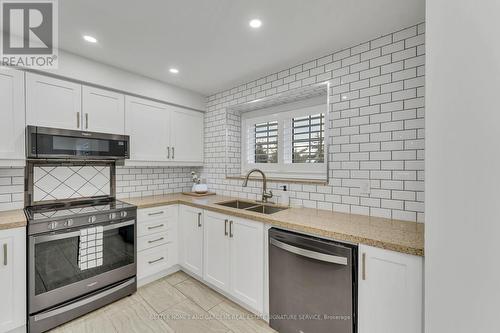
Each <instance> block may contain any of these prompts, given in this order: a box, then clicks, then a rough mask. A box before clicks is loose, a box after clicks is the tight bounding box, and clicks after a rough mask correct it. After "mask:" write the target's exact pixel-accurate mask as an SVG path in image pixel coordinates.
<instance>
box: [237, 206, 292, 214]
mask: <svg viewBox="0 0 500 333" xmlns="http://www.w3.org/2000/svg"><path fill="white" fill-rule="evenodd" d="M285 209H287V208H286V207H277V206H267V205H266V206H264V205H261V206H255V207H250V208H247V209H246V210H249V211H252V212H257V213H262V214H274V213H277V212H281V211H282V210H285Z"/></svg>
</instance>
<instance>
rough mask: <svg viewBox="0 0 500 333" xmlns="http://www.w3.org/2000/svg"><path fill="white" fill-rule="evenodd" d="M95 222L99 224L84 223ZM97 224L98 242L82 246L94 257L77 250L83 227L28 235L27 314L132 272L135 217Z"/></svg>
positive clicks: (133, 264)
mask: <svg viewBox="0 0 500 333" xmlns="http://www.w3.org/2000/svg"><path fill="white" fill-rule="evenodd" d="M96 226H99V225H91V226H88V227H96ZM100 226H103V231H102V235H99V236H98V237H96V238H97V239H101V238H102V242H101V241H97V242H95V243H94V242H92V244H91V245H92V248H91V250H86V251H88V252H89V253H88V254H91V253H94V254H96V255H95V257H88V256H85V257H84V256H83V255H82V254H86V253H84V252H82V251H80V247H82V244H83V243H81V234H82V230H84V229H86V228H82V229H71V230H68V231H61V232H53V233H48V234H41V235H33V236H29V245H28V246H29V256H28V292H29V313H30V314H34V313H37V312H39V311H41V310H44V309H47V308H50V307H52V306H55V305H58V304H61V303H63V302H66V301H69V300H72V299H74V298H76V297H79V296H82V295H85V294H87V293H90V292H93V291H95V290H98V289H100V288H103V287H106V286H109V285H111V284H113V283H116V282H119V281H122V280H125V279H127V278H130V277H133V276H135V275H136V271H137V268H136V267H137V265H136V232H137V231H136V224H135V220H128V221H120V222H116V223H112V224H111V223H108V224H101V225H100ZM88 227H87V229H88ZM101 236H102V237H101ZM101 243H102V247H100V244H101ZM86 245H87V243H86ZM82 248H83V247H82ZM89 249H90V247H89ZM99 258H102V260H100V261H95V262H93V264H92V265H90V264H89V265H88V266H90V267H92V266H93V265H94V264H96V263H97V264H96V266H95V267H93V268H87V269H82V268H84V267H85V266H84V265H85V264H82V263H83V262H88V261H87V260H88V259H96V260H99Z"/></svg>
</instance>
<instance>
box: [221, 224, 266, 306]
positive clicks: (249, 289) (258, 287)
mask: <svg viewBox="0 0 500 333" xmlns="http://www.w3.org/2000/svg"><path fill="white" fill-rule="evenodd" d="M229 237H230V251H229V253H230V256H231V258H230V265H231V270H230V271H231V294H232V295H233V296H234V297H236V298H237V299H239V300H240V301H241V302H243V303H245V304H247V305H248V306H250V307H251V308H253V309H254V310H256V311H257V312H259V313H262V311H263V308H264V224H263V223H260V222H253V221H249V220H244V219H240V218H232V219H231V221H230V235H229Z"/></svg>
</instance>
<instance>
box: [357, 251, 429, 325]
mask: <svg viewBox="0 0 500 333" xmlns="http://www.w3.org/2000/svg"><path fill="white" fill-rule="evenodd" d="M359 268H360V272H359V295H358V301H359V307H358V310H359V313H358V318H359V319H358V324H359V332H360V333H401V332H406V333H422V328H423V325H422V322H423V317H422V307H423V303H422V299H423V296H422V295H423V283H422V274H423V258H421V257H417V256H412V255H407V254H402V253H397V252H393V251H387V250H383V249H379V248H373V247H369V246H364V245H360V247H359Z"/></svg>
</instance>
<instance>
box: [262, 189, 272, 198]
mask: <svg viewBox="0 0 500 333" xmlns="http://www.w3.org/2000/svg"><path fill="white" fill-rule="evenodd" d="M263 196H264V197H266V198H268V199H270V198H272V197H273V191H271V190H269V191H267V192H264V194H263Z"/></svg>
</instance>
